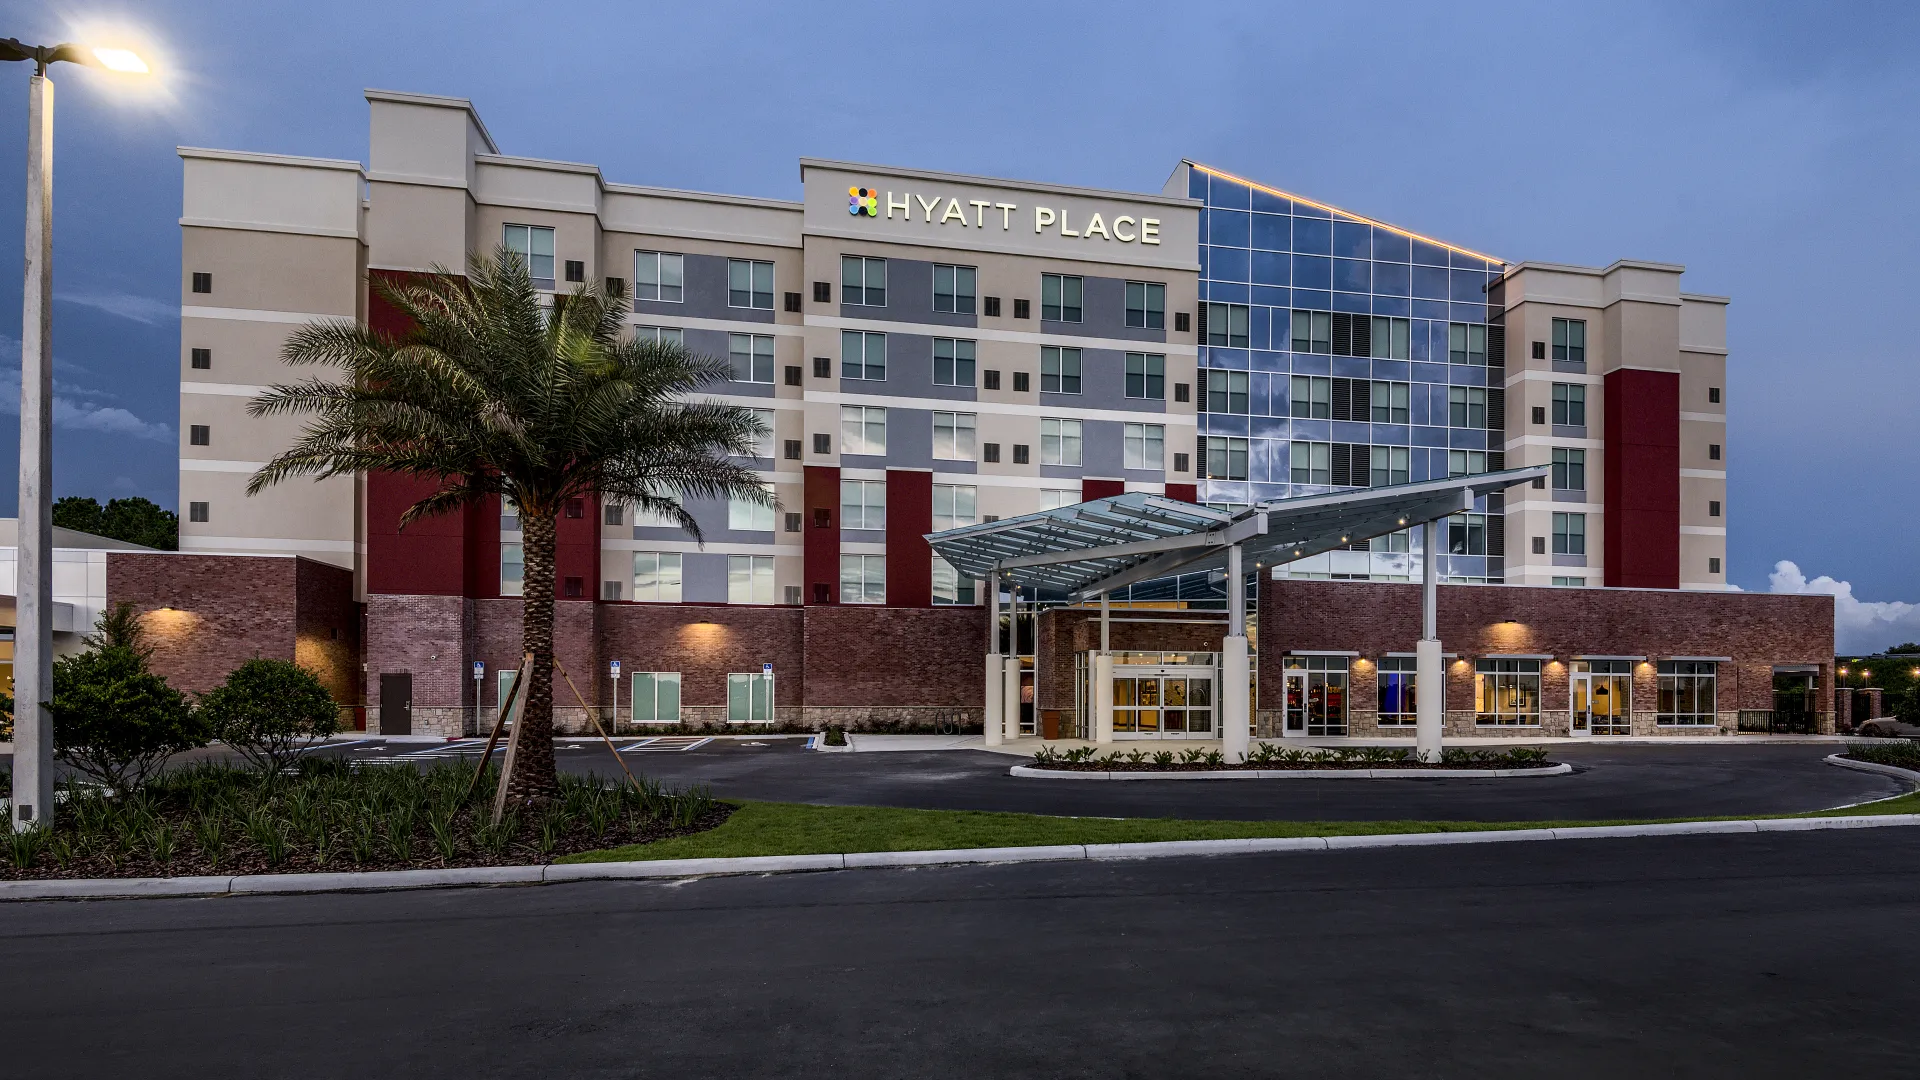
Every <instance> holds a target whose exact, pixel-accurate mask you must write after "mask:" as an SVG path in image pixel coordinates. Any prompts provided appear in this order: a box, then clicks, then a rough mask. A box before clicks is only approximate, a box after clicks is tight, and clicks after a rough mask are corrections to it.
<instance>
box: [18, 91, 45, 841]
mask: <svg viewBox="0 0 1920 1080" xmlns="http://www.w3.org/2000/svg"><path fill="white" fill-rule="evenodd" d="M22 291H23V293H24V294H25V295H24V297H23V301H22V308H21V316H20V503H19V506H20V510H19V513H20V523H19V530H20V531H19V551H18V553H17V557H18V559H19V562H18V563H17V564H16V565H18V567H19V579H18V588H17V589H15V593H16V594H17V596H18V599H17V601H16V612H15V614H16V616H17V617H16V619H15V620H14V622H15V628H14V641H13V697H14V709H13V716H14V721H13V815H12V816H13V821H14V822H15V823H16V827H18V824H19V823H25V822H28V821H32V822H34V823H37V824H42V825H51V824H52V823H53V716H52V715H51V714H50V713H48V712H47V710H46V707H45V703H46V702H47V701H49V700H50V699H51V698H52V696H53V521H52V518H51V516H50V515H51V509H52V508H51V505H50V502H49V500H50V498H51V494H50V493H51V490H52V487H53V467H52V451H53V444H52V440H51V432H52V430H53V82H52V81H51V80H50V79H48V78H47V77H46V76H45V75H34V76H33V77H31V78H30V79H29V80H28V82H27V259H26V288H25V289H24V290H22Z"/></svg>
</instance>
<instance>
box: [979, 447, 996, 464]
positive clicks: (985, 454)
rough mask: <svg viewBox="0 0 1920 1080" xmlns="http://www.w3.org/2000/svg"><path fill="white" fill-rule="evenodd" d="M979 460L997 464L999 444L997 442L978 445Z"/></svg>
mask: <svg viewBox="0 0 1920 1080" xmlns="http://www.w3.org/2000/svg"><path fill="white" fill-rule="evenodd" d="M980 460H981V461H986V462H998V461H999V460H1000V444H999V443H997V442H990V443H982V444H980Z"/></svg>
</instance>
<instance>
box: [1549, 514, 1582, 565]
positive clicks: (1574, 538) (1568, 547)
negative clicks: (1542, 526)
mask: <svg viewBox="0 0 1920 1080" xmlns="http://www.w3.org/2000/svg"><path fill="white" fill-rule="evenodd" d="M1553 553H1554V554H1555V555H1585V554H1586V553H1587V515H1585V514H1555V515H1553Z"/></svg>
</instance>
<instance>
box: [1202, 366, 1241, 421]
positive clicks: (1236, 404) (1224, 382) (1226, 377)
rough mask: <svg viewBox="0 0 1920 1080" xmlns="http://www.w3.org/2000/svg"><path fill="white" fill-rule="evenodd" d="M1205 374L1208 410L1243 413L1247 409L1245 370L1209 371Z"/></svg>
mask: <svg viewBox="0 0 1920 1080" xmlns="http://www.w3.org/2000/svg"><path fill="white" fill-rule="evenodd" d="M1206 376H1207V411H1208V412H1216V413H1244V412H1247V411H1248V398H1247V379H1248V376H1247V373H1246V372H1244V371H1209V372H1207V373H1206Z"/></svg>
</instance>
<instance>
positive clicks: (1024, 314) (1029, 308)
mask: <svg viewBox="0 0 1920 1080" xmlns="http://www.w3.org/2000/svg"><path fill="white" fill-rule="evenodd" d="M1013 317H1014V318H1016V319H1031V318H1033V302H1032V301H1030V300H1028V299H1026V298H1025V297H1019V298H1017V299H1015V300H1014V302H1013Z"/></svg>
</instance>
